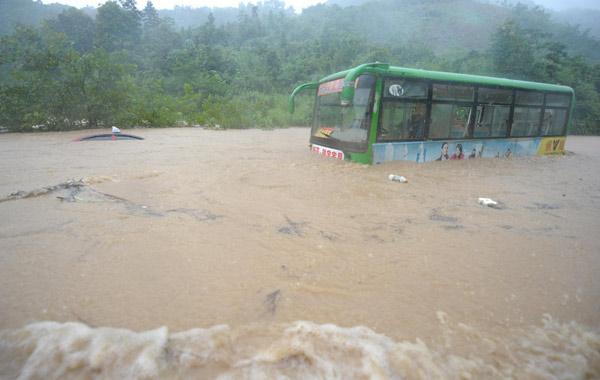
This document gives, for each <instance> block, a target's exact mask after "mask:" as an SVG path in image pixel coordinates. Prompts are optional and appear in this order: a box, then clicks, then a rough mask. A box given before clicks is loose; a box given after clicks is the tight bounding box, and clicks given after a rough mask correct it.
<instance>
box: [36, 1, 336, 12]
mask: <svg viewBox="0 0 600 380" xmlns="http://www.w3.org/2000/svg"><path fill="white" fill-rule="evenodd" d="M146 1H147V0H137V7H138V9H144V7H145V6H146ZM151 1H152V4H154V8H156V9H172V8H173V6H174V5H189V6H190V7H194V8H200V7H237V6H238V5H239V3H243V4H246V3H248V2H250V3H254V4H256V3H257V2H258V1H248V0H244V1H240V0H151ZM105 2H106V0H42V3H44V4H50V3H60V4H66V5H72V6H74V7H77V8H83V7H85V6H88V5H89V6H91V7H94V8H96V7H98V5H99V4H104V3H105ZM283 2H284V3H285V5H286V7H294V9H295V10H296V12H299V11H300V10H302V9H303V8H306V7H309V6H311V5H315V4H318V3H324V2H325V0H320V1H319V0H284V1H283Z"/></svg>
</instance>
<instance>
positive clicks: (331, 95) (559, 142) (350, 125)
mask: <svg viewBox="0 0 600 380" xmlns="http://www.w3.org/2000/svg"><path fill="white" fill-rule="evenodd" d="M306 89H310V90H315V105H314V115H313V122H312V128H311V134H310V144H311V145H310V146H311V149H312V150H313V151H314V152H316V153H319V154H323V155H326V156H330V157H334V158H337V159H343V160H352V161H356V162H361V163H365V164H379V163H382V162H387V161H396V160H405V161H416V162H425V161H436V160H438V161H439V160H446V159H450V160H452V159H463V158H464V159H466V158H482V157H492V158H493V157H507V156H511V155H514V156H531V155H544V154H564V145H565V141H566V136H567V132H568V130H569V123H570V119H571V112H572V109H573V101H574V92H573V89H572V88H570V87H566V86H560V85H551V84H544V83H535V82H526V81H518V80H510V79H503V78H493V77H484V76H477V75H467V74H453V73H444V72H436V71H426V70H417V69H408V68H402V67H395V66H390V65H389V64H387V63H367V64H363V65H360V66H358V67H356V68H353V69H350V70H346V71H342V72H339V73H336V74H333V75H330V76H328V77H326V78H323V79H322V80H320V81H319V82H314V83H306V84H303V85H301V86H299V87H297V88H296V89H295V90H294V92H293V93H292V95H291V97H290V112H294V96H295V95H296V94H297V93H298V92H299V91H302V90H306Z"/></svg>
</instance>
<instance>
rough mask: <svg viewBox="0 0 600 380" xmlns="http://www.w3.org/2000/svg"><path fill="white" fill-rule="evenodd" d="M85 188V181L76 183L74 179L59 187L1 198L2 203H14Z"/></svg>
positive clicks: (21, 192) (16, 193)
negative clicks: (58, 191)
mask: <svg viewBox="0 0 600 380" xmlns="http://www.w3.org/2000/svg"><path fill="white" fill-rule="evenodd" d="M83 186H85V182H84V181H83V179H80V180H79V181H75V180H73V179H70V180H68V181H66V182H63V183H59V184H58V185H54V186H45V187H43V188H41V189H37V190H33V191H23V190H19V191H17V192H15V193H12V194H10V195H9V196H7V197H4V198H0V202H6V201H14V200H17V199H26V198H33V197H39V196H41V195H46V194H49V193H52V192H54V191H57V190H66V189H79V188H81V187H83Z"/></svg>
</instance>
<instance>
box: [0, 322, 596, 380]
mask: <svg viewBox="0 0 600 380" xmlns="http://www.w3.org/2000/svg"><path fill="white" fill-rule="evenodd" d="M438 318H439V320H440V326H441V329H442V330H443V341H444V344H441V345H440V346H439V347H428V346H427V345H426V344H425V343H424V342H423V341H421V340H419V339H417V340H416V341H414V342H409V341H401V342H394V341H393V340H392V339H390V338H388V337H386V336H384V335H382V334H378V333H376V332H374V331H372V330H370V329H369V328H366V327H363V326H358V327H352V328H343V327H339V326H336V325H333V324H324V325H319V324H315V323H313V322H302V321H300V322H295V323H291V324H279V325H276V324H272V325H266V326H264V325H262V326H245V327H240V328H235V329H234V328H230V327H228V326H224V325H220V326H214V327H212V328H208V329H192V330H189V331H185V332H179V333H174V334H169V333H168V329H167V328H166V327H161V328H159V329H156V330H150V331H144V332H139V333H137V332H133V331H130V330H125V329H115V328H106V327H103V328H91V327H88V326H86V325H84V324H81V323H72V322H69V323H56V322H40V323H34V324H30V325H28V326H25V327H24V328H22V329H19V330H4V331H2V332H0V378H2V379H13V378H15V379H88V378H92V379H187V378H218V379H265V378H281V379H287V378H291V379H470V378H472V379H476V378H492V379H503V378H518V379H589V378H599V377H600V335H599V333H598V331H596V330H593V329H590V328H587V327H585V326H582V325H580V324H577V323H575V322H571V323H559V322H557V321H555V320H553V319H552V318H551V317H550V316H545V317H544V318H543V320H542V325H541V326H530V327H528V328H526V329H513V330H510V331H508V332H507V333H506V334H503V335H502V336H492V335H490V333H489V332H485V333H484V332H480V331H477V330H476V329H475V328H472V327H470V326H467V325H464V324H460V323H457V324H451V323H448V322H447V320H446V319H447V317H446V315H445V314H444V313H438ZM465 343H468V346H467V347H468V348H467V349H466V350H465ZM459 346H460V353H459V352H458V351H459V350H458V348H459Z"/></svg>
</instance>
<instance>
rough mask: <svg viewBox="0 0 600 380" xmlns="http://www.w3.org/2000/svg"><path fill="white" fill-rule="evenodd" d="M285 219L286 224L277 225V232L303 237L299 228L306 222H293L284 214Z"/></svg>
mask: <svg viewBox="0 0 600 380" xmlns="http://www.w3.org/2000/svg"><path fill="white" fill-rule="evenodd" d="M285 219H286V222H287V224H286V225H285V226H283V227H279V229H278V230H277V231H278V232H280V233H282V234H287V235H296V236H300V237H304V235H303V234H302V232H301V231H300V229H301V228H302V227H304V226H305V225H306V224H307V223H306V222H294V221H292V220H291V219H290V218H288V217H287V216H285Z"/></svg>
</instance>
